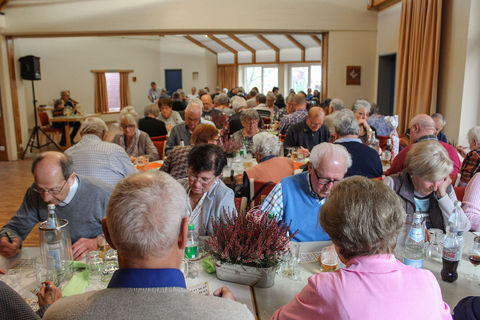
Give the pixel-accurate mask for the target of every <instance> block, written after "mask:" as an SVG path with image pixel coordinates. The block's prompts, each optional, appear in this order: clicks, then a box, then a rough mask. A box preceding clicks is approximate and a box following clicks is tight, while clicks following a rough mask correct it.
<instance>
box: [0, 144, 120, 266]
mask: <svg viewBox="0 0 480 320" xmlns="http://www.w3.org/2000/svg"><path fill="white" fill-rule="evenodd" d="M32 173H33V176H34V183H33V184H32V186H31V187H30V188H28V190H27V193H26V194H25V197H24V199H23V203H22V205H21V206H20V208H19V209H18V211H17V213H16V214H15V216H14V217H13V218H12V219H10V221H9V222H8V223H7V224H6V225H5V226H4V227H3V228H2V230H1V231H0V254H1V255H2V256H4V257H6V258H9V257H13V256H15V255H16V254H17V253H18V252H19V251H20V248H21V244H22V241H23V240H25V238H26V237H27V235H28V234H29V233H30V231H31V230H32V228H33V227H34V226H35V225H36V224H37V223H38V222H40V221H45V220H47V215H48V212H47V204H55V205H56V209H55V211H56V213H57V216H58V218H60V219H67V220H68V221H69V222H70V236H71V238H72V243H73V246H72V249H73V256H74V258H75V259H81V258H82V257H83V256H85V255H86V254H87V252H88V251H91V250H96V249H97V241H96V237H97V236H98V235H100V234H102V227H101V220H102V218H103V216H104V215H105V209H106V206H107V202H108V198H109V197H110V193H111V192H112V187H111V186H109V185H107V184H105V183H103V182H101V181H99V180H97V179H94V178H90V177H84V176H78V175H76V174H75V172H74V171H73V161H72V159H71V158H70V157H69V156H67V155H65V154H62V153H59V152H54V151H49V152H44V153H42V154H40V155H39V156H38V157H37V158H35V160H34V161H33V163H32Z"/></svg>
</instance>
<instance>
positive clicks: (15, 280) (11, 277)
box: [3, 269, 20, 291]
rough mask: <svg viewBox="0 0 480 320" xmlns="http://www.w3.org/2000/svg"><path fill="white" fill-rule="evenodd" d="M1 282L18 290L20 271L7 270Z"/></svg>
mask: <svg viewBox="0 0 480 320" xmlns="http://www.w3.org/2000/svg"><path fill="white" fill-rule="evenodd" d="M3 280H4V281H5V282H6V283H7V284H8V285H9V286H10V287H12V288H14V289H16V290H17V291H18V289H20V271H19V270H17V269H9V270H8V271H7V274H6V275H5V277H3Z"/></svg>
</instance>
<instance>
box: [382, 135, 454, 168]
mask: <svg viewBox="0 0 480 320" xmlns="http://www.w3.org/2000/svg"><path fill="white" fill-rule="evenodd" d="M438 142H440V143H441V144H442V145H443V147H444V148H445V149H446V150H447V152H448V155H449V157H450V159H451V160H452V162H453V170H452V172H451V173H450V175H456V174H457V173H459V172H460V165H461V164H460V159H459V158H458V154H457V150H455V148H454V147H453V146H451V145H449V144H448V143H445V142H442V141H438ZM412 145H413V144H410V145H408V146H407V147H405V148H404V149H403V150H402V151H400V153H399V154H398V155H397V156H396V157H395V159H393V161H392V164H391V166H390V169H388V170H387V172H385V175H386V176H389V175H391V174H394V173H397V172H400V171H402V170H403V169H405V167H406V162H407V153H408V150H410V149H411V148H412Z"/></svg>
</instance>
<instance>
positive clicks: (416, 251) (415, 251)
mask: <svg viewBox="0 0 480 320" xmlns="http://www.w3.org/2000/svg"><path fill="white" fill-rule="evenodd" d="M424 257H425V229H424V226H423V223H422V214H420V213H417V212H416V213H415V215H414V218H413V224H412V227H411V228H410V231H409V233H408V236H407V240H406V241H405V257H404V258H403V263H404V264H406V265H408V266H412V267H415V268H421V267H422V266H423V259H424Z"/></svg>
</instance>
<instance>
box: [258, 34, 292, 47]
mask: <svg viewBox="0 0 480 320" xmlns="http://www.w3.org/2000/svg"><path fill="white" fill-rule="evenodd" d="M264 37H265V38H266V39H267V40H268V41H270V42H271V43H273V44H274V45H275V46H276V47H277V48H279V49H291V48H298V47H297V46H296V45H295V44H294V43H292V42H291V41H290V40H288V39H287V37H285V36H284V35H281V34H268V35H264Z"/></svg>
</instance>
